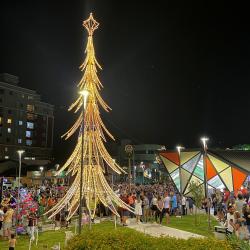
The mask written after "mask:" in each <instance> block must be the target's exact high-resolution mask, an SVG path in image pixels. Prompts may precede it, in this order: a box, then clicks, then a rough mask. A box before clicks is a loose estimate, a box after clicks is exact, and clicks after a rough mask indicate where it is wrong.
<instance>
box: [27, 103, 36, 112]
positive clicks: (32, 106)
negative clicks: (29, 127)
mask: <svg viewBox="0 0 250 250" xmlns="http://www.w3.org/2000/svg"><path fill="white" fill-rule="evenodd" d="M34 109H35V107H34V105H32V104H27V111H29V112H34Z"/></svg>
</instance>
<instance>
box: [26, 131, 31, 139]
mask: <svg viewBox="0 0 250 250" xmlns="http://www.w3.org/2000/svg"><path fill="white" fill-rule="evenodd" d="M26 137H28V138H30V137H31V131H29V130H27V131H26Z"/></svg>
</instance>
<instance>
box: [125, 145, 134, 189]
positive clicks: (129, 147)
mask: <svg viewBox="0 0 250 250" xmlns="http://www.w3.org/2000/svg"><path fill="white" fill-rule="evenodd" d="M125 152H126V153H127V156H128V180H129V192H131V177H132V176H131V156H132V154H133V146H132V145H126V146H125Z"/></svg>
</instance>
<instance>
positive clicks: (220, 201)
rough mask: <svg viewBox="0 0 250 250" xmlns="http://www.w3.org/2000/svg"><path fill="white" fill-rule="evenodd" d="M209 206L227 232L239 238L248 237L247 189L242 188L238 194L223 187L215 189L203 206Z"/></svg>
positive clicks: (248, 207)
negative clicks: (221, 189) (222, 188)
mask: <svg viewBox="0 0 250 250" xmlns="http://www.w3.org/2000/svg"><path fill="white" fill-rule="evenodd" d="M209 203H211V207H212V208H213V211H214V216H216V217H217V219H218V221H220V222H221V224H223V225H224V226H225V227H226V228H227V233H228V234H235V235H236V236H237V237H239V238H240V239H249V235H250V199H249V191H248V189H247V188H243V189H242V190H241V191H239V192H238V194H237V195H236V194H234V193H233V192H231V193H230V192H229V191H228V190H226V189H224V190H223V192H221V191H220V190H216V191H215V192H214V193H213V194H212V195H211V199H209V201H208V202H205V204H204V205H205V207H208V205H209Z"/></svg>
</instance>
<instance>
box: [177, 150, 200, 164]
mask: <svg viewBox="0 0 250 250" xmlns="http://www.w3.org/2000/svg"><path fill="white" fill-rule="evenodd" d="M198 153H199V151H193V152H181V165H182V164H184V163H186V162H187V161H189V160H190V159H192V158H193V157H194V156H195V155H197V154H198Z"/></svg>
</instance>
